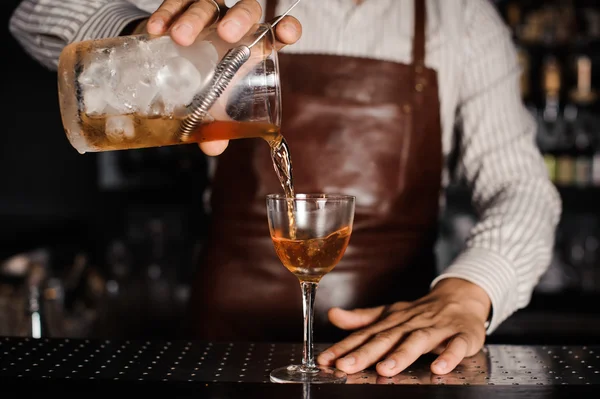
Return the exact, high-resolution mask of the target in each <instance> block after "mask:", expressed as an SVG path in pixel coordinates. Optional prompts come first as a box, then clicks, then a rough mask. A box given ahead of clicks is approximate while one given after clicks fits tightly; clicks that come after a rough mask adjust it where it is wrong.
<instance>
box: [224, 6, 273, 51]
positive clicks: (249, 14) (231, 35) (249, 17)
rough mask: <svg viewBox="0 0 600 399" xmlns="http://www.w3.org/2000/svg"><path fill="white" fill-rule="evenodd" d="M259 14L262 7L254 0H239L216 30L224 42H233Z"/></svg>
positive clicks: (257, 18) (254, 21) (258, 17)
mask: <svg viewBox="0 0 600 399" xmlns="http://www.w3.org/2000/svg"><path fill="white" fill-rule="evenodd" d="M261 16H262V8H261V7H260V4H258V2H257V1H256V0H241V1H239V2H238V3H236V4H235V5H234V6H233V7H231V9H230V10H229V11H228V12H227V14H226V15H225V17H223V19H222V20H221V22H219V25H218V26H217V32H218V34H219V36H220V37H221V38H222V39H223V40H225V41H226V42H229V43H235V42H237V41H239V40H240V39H241V38H242V37H243V36H244V35H245V34H246V33H247V32H248V31H249V30H250V28H251V27H252V26H253V25H254V24H256V23H257V22H259V21H260V17H261ZM282 22H283V21H282Z"/></svg>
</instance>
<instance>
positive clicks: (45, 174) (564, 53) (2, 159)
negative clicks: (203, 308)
mask: <svg viewBox="0 0 600 399" xmlns="http://www.w3.org/2000/svg"><path fill="white" fill-rule="evenodd" d="M495 3H496V4H497V6H498V8H499V10H500V11H501V12H502V13H503V15H504V16H505V17H506V16H507V10H508V6H509V4H510V3H516V4H518V5H519V9H520V10H521V14H522V18H521V21H520V23H519V24H518V26H520V25H524V24H526V15H527V13H528V12H530V11H531V10H536V9H539V8H540V7H541V6H542V5H543V4H546V5H548V4H551V3H552V4H559V3H570V2H562V1H557V2H556V3H553V2H541V1H516V2H510V1H496V2H495ZM597 3H598V2H597V1H577V2H574V4H575V8H576V9H577V10H579V11H578V12H579V14H578V21H579V22H580V23H579V24H578V25H577V27H576V29H574V31H576V32H579V33H573V34H569V35H568V40H563V41H561V40H558V39H557V38H556V37H554V36H553V35H552V33H551V31H552V29H548V32H546V33H545V34H544V35H542V36H543V39H542V40H539V41H532V42H527V43H526V42H525V41H523V40H521V39H522V38H521V37H520V36H519V35H518V34H517V33H515V41H516V43H517V44H518V45H519V46H520V47H521V48H522V50H523V51H524V53H525V54H526V55H527V57H529V61H530V63H531V72H530V74H531V76H530V84H531V90H530V92H531V93H533V94H531V95H528V96H524V99H525V101H526V102H527V104H528V106H529V107H530V109H531V110H532V112H534V113H539V111H540V110H541V109H542V108H543V107H544V95H543V91H542V90H541V85H540V80H541V78H540V73H541V72H540V69H541V67H542V64H543V62H544V60H545V59H547V58H548V57H549V56H553V57H557V58H558V59H560V61H561V63H562V64H561V65H565V68H564V70H563V72H564V74H563V75H564V81H563V88H564V91H565V92H567V91H568V89H570V88H571V87H573V85H574V84H575V83H574V82H575V80H576V79H575V78H574V74H573V68H572V61H573V57H574V56H576V55H578V54H585V55H588V56H589V57H590V58H591V59H592V62H593V67H592V70H593V73H594V77H593V84H595V83H596V82H598V72H600V61H599V59H598V58H599V57H600V51H599V50H598V48H599V46H598V43H599V40H598V38H592V37H590V35H589V34H583V33H581V31H582V30H583V28H582V27H583V26H584V25H585V24H583V23H581V20H582V19H585V15H586V13H588V10H589V9H595V10H596V11H598V4H597ZM17 4H18V1H17V0H5V1H3V2H1V3H0V10H1V15H2V20H1V21H2V29H3V31H2V33H0V35H2V36H1V38H2V39H3V40H2V43H3V44H4V49H3V54H4V56H3V60H4V70H5V71H6V72H5V73H4V76H5V79H4V82H3V83H2V92H3V97H4V100H5V101H4V103H5V106H7V107H8V109H6V110H5V112H4V113H3V114H4V120H5V125H4V126H3V129H2V142H1V144H0V264H2V267H0V335H2V334H3V335H30V334H31V326H30V323H29V319H28V317H29V312H30V311H31V310H32V309H31V305H30V304H31V302H30V301H29V300H30V299H31V298H32V297H35V298H38V297H37V296H36V295H37V293H38V291H36V290H32V289H30V288H28V284H24V282H27V281H30V282H31V273H20V274H19V273H16V272H14V271H13V272H9V271H10V270H11V267H14V265H15V263H14V262H15V256H17V255H19V254H28V255H29V257H28V258H27V261H26V263H27V271H28V272H31V271H32V270H40V271H41V272H42V275H43V279H42V282H41V283H40V284H38V285H37V287H38V288H39V295H40V296H39V298H38V299H40V303H41V304H42V315H43V320H44V327H43V331H44V334H48V335H54V336H60V335H62V336H128V337H139V336H144V337H172V336H176V335H177V332H178V330H179V321H180V319H181V314H182V312H183V311H184V309H185V305H186V301H187V298H188V295H189V281H190V278H191V276H192V274H193V271H194V264H195V257H196V256H197V253H198V251H200V249H201V245H202V239H203V237H204V227H205V225H206V215H205V212H204V208H203V195H204V193H205V189H206V186H207V179H206V169H207V160H206V158H205V157H204V156H203V155H202V153H201V152H200V151H199V149H198V148H197V147H196V146H193V145H190V146H176V147H171V148H161V149H145V150H130V151H123V152H118V153H111V154H94V153H88V154H85V155H80V154H79V153H77V151H75V150H74V149H73V148H72V147H71V145H70V144H69V142H68V141H67V139H66V136H65V134H64V131H63V128H62V124H61V120H60V112H59V108H58V95H57V88H56V75H55V73H54V72H51V71H48V70H46V69H45V68H44V67H42V66H40V65H39V64H38V63H37V62H35V61H34V60H32V59H31V58H30V57H29V56H28V55H27V54H25V53H24V51H23V50H22V49H21V47H20V46H19V45H18V43H17V42H16V41H15V40H14V39H13V38H12V36H11V35H10V34H9V32H8V19H9V17H10V14H11V13H12V11H13V10H14V8H15V7H16V5H17ZM588 7H592V8H588ZM582 15H583V17H582ZM558 23H559V22H556V24H558ZM550 25H551V26H552V24H550ZM518 26H517V27H518ZM517 27H515V30H516V29H517ZM515 32H516V31H515ZM588 111H589V112H588V113H589V114H592V115H593V114H596V115H597V114H598V112H597V105H593V107H591V108H589V110H588ZM586 126H587V127H588V128H589V129H591V130H590V132H589V136H590V137H592V138H594V139H593V140H592V144H591V145H590V146H588V147H587V148H586V151H587V152H586V154H587V155H586V156H589V157H590V158H591V157H594V156H600V155H599V154H600V136H599V133H600V123H598V122H597V121H595V120H592V123H590V124H587V125H586ZM577 151H578V150H577V149H574V148H572V146H571V147H566V148H562V149H552V150H551V151H550V153H551V155H552V156H553V157H555V158H556V159H558V158H559V157H560V156H563V155H565V154H567V155H568V154H571V155H569V156H572V158H573V159H575V158H577V157H578V156H579V153H578V152H577ZM101 165H104V166H101ZM106 165H108V166H109V168H108V169H107V166H106ZM109 169H110V170H112V171H113V172H114V173H108V172H107V171H108V170H109ZM109 176H110V179H109V178H108V177H109ZM557 186H558V187H559V190H560V193H561V196H562V198H563V201H564V214H563V218H562V220H561V226H560V229H559V232H558V235H557V243H556V248H555V256H554V259H553V263H552V266H551V267H550V269H549V271H548V273H547V274H546V275H545V276H544V278H543V279H542V281H541V283H540V285H539V287H538V288H537V289H536V292H535V294H534V297H533V299H532V302H531V305H530V306H529V307H528V308H527V309H525V310H523V311H520V312H518V313H517V314H515V315H514V316H513V317H511V318H510V319H509V320H508V321H507V322H505V323H504V324H503V325H502V326H501V328H500V329H499V330H498V332H497V333H496V334H495V335H494V336H492V337H490V342H493V341H496V342H520V343H540V342H546V343H553V342H557V343H565V344H566V343H583V344H592V343H598V341H600V311H599V310H598V305H597V304H598V303H600V301H599V299H600V295H599V294H600V251H599V250H598V245H597V243H598V240H599V239H600V230H599V228H598V226H599V224H598V223H599V221H598V217H599V213H600V212H599V209H600V186H594V185H593V184H587V185H580V184H575V183H572V182H571V183H569V182H566V183H565V182H562V183H558V182H557ZM448 198H449V208H448V209H447V210H446V214H445V217H444V220H443V223H442V236H441V238H440V242H439V246H438V249H439V251H438V252H439V255H440V262H441V267H443V266H445V265H446V264H448V262H450V261H451V260H452V258H453V256H455V255H456V253H457V252H458V251H460V249H461V247H462V245H463V244H464V238H465V234H466V232H468V228H469V227H470V226H472V224H473V223H474V217H473V212H472V209H471V204H470V202H469V197H468V193H467V192H466V191H465V190H464V189H463V188H462V186H461V185H460V183H459V182H457V183H456V184H454V185H453V186H452V187H451V188H450V189H449V192H448ZM17 260H18V259H17ZM3 262H4V263H3ZM9 266H11V267H9ZM28 279H29V280H28ZM29 286H31V284H29Z"/></svg>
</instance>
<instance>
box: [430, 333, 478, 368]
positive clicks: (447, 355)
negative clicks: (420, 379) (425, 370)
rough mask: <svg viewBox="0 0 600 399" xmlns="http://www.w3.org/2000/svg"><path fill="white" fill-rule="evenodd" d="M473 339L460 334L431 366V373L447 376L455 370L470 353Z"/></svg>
mask: <svg viewBox="0 0 600 399" xmlns="http://www.w3.org/2000/svg"><path fill="white" fill-rule="evenodd" d="M470 346H471V339H470V337H469V335H468V334H465V333H460V334H457V335H456V336H455V337H453V338H452V339H451V340H450V342H449V343H448V346H447V347H446V349H445V350H444V351H443V352H442V354H441V355H440V356H438V358H437V359H436V360H435V361H434V362H433V363H432V364H431V372H432V373H434V374H446V373H449V372H450V371H452V370H454V368H455V367H456V366H457V365H458V364H459V363H460V362H461V361H462V360H463V359H464V358H465V357H466V356H467V355H468V354H469V353H470Z"/></svg>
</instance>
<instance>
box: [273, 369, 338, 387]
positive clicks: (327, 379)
mask: <svg viewBox="0 0 600 399" xmlns="http://www.w3.org/2000/svg"><path fill="white" fill-rule="evenodd" d="M347 377H348V376H347V375H346V373H344V372H343V371H340V370H338V369H335V368H332V367H325V366H317V369H315V370H314V371H305V370H304V368H303V367H302V366H301V365H291V366H286V367H280V368H278V369H275V370H273V371H271V381H272V382H278V383H283V384H345V383H346V378H347Z"/></svg>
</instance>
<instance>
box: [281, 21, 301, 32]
mask: <svg viewBox="0 0 600 399" xmlns="http://www.w3.org/2000/svg"><path fill="white" fill-rule="evenodd" d="M281 29H283V30H287V31H288V32H289V33H298V29H296V25H294V24H291V23H289V22H287V23H284V24H281Z"/></svg>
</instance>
